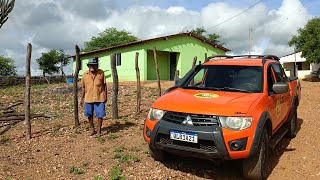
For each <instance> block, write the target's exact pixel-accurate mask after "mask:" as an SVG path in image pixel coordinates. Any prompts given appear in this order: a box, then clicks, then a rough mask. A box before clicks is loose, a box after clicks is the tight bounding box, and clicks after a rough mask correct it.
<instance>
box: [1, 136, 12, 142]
mask: <svg viewBox="0 0 320 180" xmlns="http://www.w3.org/2000/svg"><path fill="white" fill-rule="evenodd" d="M9 141H10V138H9V137H8V136H4V135H1V136H0V144H6V143H7V142H9Z"/></svg>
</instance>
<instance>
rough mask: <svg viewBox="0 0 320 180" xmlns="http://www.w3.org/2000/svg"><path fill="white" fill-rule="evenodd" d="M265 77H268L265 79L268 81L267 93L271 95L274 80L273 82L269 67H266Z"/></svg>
mask: <svg viewBox="0 0 320 180" xmlns="http://www.w3.org/2000/svg"><path fill="white" fill-rule="evenodd" d="M267 76H268V77H267V81H268V92H269V93H273V90H272V86H273V84H274V83H275V80H274V76H273V73H272V69H271V66H269V67H268V72H267Z"/></svg>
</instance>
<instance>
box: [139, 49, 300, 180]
mask: <svg viewBox="0 0 320 180" xmlns="http://www.w3.org/2000/svg"><path fill="white" fill-rule="evenodd" d="M300 93H301V87H300V83H299V82H298V81H297V79H296V78H288V77H287V76H286V74H285V72H284V70H283V68H282V66H281V64H280V63H279V58H278V57H277V56H272V55H267V56H262V55H256V56H254V55H245V56H213V57H209V58H208V59H206V60H205V62H204V63H202V64H201V63H200V64H199V65H197V66H195V67H193V68H192V69H191V70H190V71H189V72H188V73H187V74H186V75H185V76H184V77H183V78H182V79H179V80H178V81H177V84H176V85H175V86H173V87H171V88H169V89H168V90H167V91H166V92H165V93H164V94H163V95H162V96H161V97H160V98H158V99H157V100H156V101H155V102H154V103H153V105H152V106H151V108H150V111H149V114H148V117H147V118H146V120H145V125H144V130H143V136H144V139H145V140H146V142H147V143H148V144H149V149H150V153H151V155H152V157H153V158H154V159H155V160H160V161H164V160H165V159H166V158H167V157H168V156H167V155H168V154H176V155H181V156H190V157H196V158H202V159H209V160H215V159H217V158H218V159H226V160H234V159H242V160H243V167H242V168H243V174H244V176H245V177H247V178H256V179H265V178H266V176H267V175H266V166H267V164H266V159H267V158H268V149H269V148H271V147H274V146H275V145H276V144H277V143H278V142H279V141H280V139H281V138H282V137H284V136H287V137H291V138H293V137H295V136H296V133H297V107H298V105H299V101H300Z"/></svg>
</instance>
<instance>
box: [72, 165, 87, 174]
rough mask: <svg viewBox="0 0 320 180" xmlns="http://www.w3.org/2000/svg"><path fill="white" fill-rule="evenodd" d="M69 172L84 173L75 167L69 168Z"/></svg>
mask: <svg viewBox="0 0 320 180" xmlns="http://www.w3.org/2000/svg"><path fill="white" fill-rule="evenodd" d="M69 172H70V173H73V174H83V173H84V170H83V169H81V168H77V167H75V166H71V167H70V168H69Z"/></svg>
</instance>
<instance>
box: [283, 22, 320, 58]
mask: <svg viewBox="0 0 320 180" xmlns="http://www.w3.org/2000/svg"><path fill="white" fill-rule="evenodd" d="M289 46H294V47H295V49H296V51H297V52H300V51H301V52H302V54H301V57H304V58H306V60H307V61H308V62H310V63H320V18H313V19H311V20H309V21H308V23H307V24H306V25H305V26H304V27H303V28H299V29H298V35H295V36H292V38H291V40H290V41H289Z"/></svg>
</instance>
